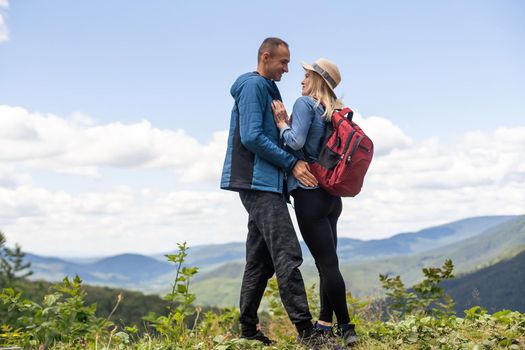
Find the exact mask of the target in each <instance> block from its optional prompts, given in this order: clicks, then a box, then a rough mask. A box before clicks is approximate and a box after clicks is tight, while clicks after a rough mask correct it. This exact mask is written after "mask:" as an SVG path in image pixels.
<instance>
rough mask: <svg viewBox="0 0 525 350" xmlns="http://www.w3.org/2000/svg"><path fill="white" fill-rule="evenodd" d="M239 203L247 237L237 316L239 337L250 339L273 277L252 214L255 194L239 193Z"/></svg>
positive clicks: (269, 260) (266, 251) (254, 206)
mask: <svg viewBox="0 0 525 350" xmlns="http://www.w3.org/2000/svg"><path fill="white" fill-rule="evenodd" d="M239 194H240V197H241V201H242V203H243V205H244V207H245V208H246V210H247V211H248V215H249V218H248V237H247V238H246V265H245V267H244V275H243V278H242V284H241V300H240V317H239V321H240V322H241V325H242V327H243V334H244V335H248V336H250V335H251V334H253V333H255V332H256V325H257V323H258V322H259V318H258V317H257V310H258V309H259V305H260V303H261V299H262V297H263V294H264V290H265V288H266V284H267V281H268V279H270V278H271V277H272V276H273V274H274V267H273V263H272V259H271V256H270V252H269V251H268V247H267V246H266V242H265V241H264V239H263V236H262V234H261V232H260V231H259V229H258V227H257V224H256V222H255V220H254V216H253V215H252V211H253V210H254V208H256V207H257V204H256V202H257V200H256V198H257V192H255V191H242V192H240V193H239Z"/></svg>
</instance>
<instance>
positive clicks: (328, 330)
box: [314, 322, 335, 338]
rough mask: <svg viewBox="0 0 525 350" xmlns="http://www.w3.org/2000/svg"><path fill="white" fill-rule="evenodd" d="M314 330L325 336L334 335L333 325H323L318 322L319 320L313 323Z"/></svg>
mask: <svg viewBox="0 0 525 350" xmlns="http://www.w3.org/2000/svg"><path fill="white" fill-rule="evenodd" d="M314 330H315V331H316V332H317V333H320V334H321V335H322V336H323V337H325V338H333V337H335V334H334V331H333V327H332V326H324V325H322V324H320V323H319V322H315V323H314Z"/></svg>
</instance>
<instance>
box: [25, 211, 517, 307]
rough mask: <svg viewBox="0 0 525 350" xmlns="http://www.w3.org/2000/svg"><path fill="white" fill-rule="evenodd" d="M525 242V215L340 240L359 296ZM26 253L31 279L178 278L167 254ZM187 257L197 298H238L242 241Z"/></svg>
mask: <svg viewBox="0 0 525 350" xmlns="http://www.w3.org/2000/svg"><path fill="white" fill-rule="evenodd" d="M302 248H303V252H304V263H303V266H302V267H301V271H302V273H303V276H304V278H305V283H306V285H307V286H309V285H311V284H312V283H316V282H317V281H318V276H317V272H316V269H315V266H314V264H313V260H312V258H311V256H310V255H309V253H308V249H307V248H306V246H305V245H304V243H302ZM523 249H525V216H485V217H475V218H467V219H464V220H459V221H455V222H451V223H448V224H444V225H439V226H436V227H431V228H426V229H423V230H420V231H417V232H409V233H401V234H397V235H394V236H392V237H390V238H387V239H381V240H369V241H363V240H357V239H350V238H340V239H339V242H338V254H339V258H340V259H339V260H340V265H341V270H342V273H343V276H344V277H345V281H346V282H347V289H349V290H350V291H351V292H352V293H353V294H354V295H356V296H365V295H372V296H373V295H378V294H379V293H380V285H379V281H378V275H379V274H380V273H382V274H391V275H400V276H401V277H402V279H403V281H404V282H405V284H406V285H412V284H413V283H416V282H417V281H418V280H419V279H421V278H422V275H421V268H423V267H426V266H441V265H442V264H443V262H444V261H445V259H447V258H450V259H452V261H453V262H454V264H455V272H456V274H458V273H459V274H462V275H463V276H464V275H465V274H468V273H475V271H481V270H480V269H483V268H488V267H490V266H493V265H494V266H495V264H498V263H499V262H500V261H503V260H506V259H509V258H513V257H514V256H516V255H517V254H518V253H520V252H521V251H522V250H523ZM26 260H28V261H30V262H31V263H32V270H33V271H34V275H33V277H32V278H33V279H44V280H49V281H53V280H60V279H62V278H63V277H64V276H65V275H69V276H72V275H74V274H79V275H80V277H81V278H82V279H83V280H84V281H85V282H86V283H88V284H94V285H105V286H112V287H120V288H127V289H133V290H140V291H143V292H147V293H160V294H163V293H166V292H167V291H168V290H169V288H170V285H171V283H172V280H173V278H174V266H173V265H170V264H169V263H168V262H166V259H165V257H164V255H163V254H157V255H152V256H144V255H138V254H121V255H116V256H111V257H106V258H100V259H92V260H87V261H79V260H76V261H71V260H70V259H61V258H56V257H42V256H37V255H34V254H27V255H26ZM186 263H187V266H198V267H199V270H200V272H199V273H198V274H197V275H196V276H195V277H194V279H193V281H192V287H191V289H192V291H193V292H194V293H196V294H197V302H200V303H203V304H208V305H220V306H231V305H235V304H236V303H237V299H238V293H239V288H240V281H241V277H242V272H243V264H244V243H243V242H234V243H227V244H215V245H201V246H194V247H191V248H190V249H189V251H188V257H187V260H186ZM461 278H464V277H461ZM217 286H220V288H217ZM455 288H459V287H457V286H455ZM458 290H459V289H458Z"/></svg>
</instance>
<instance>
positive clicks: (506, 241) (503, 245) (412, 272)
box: [193, 216, 525, 305]
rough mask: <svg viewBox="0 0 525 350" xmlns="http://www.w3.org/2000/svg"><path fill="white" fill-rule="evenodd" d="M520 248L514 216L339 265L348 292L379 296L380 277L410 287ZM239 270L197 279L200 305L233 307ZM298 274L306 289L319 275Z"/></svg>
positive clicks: (522, 221) (522, 229)
mask: <svg viewBox="0 0 525 350" xmlns="http://www.w3.org/2000/svg"><path fill="white" fill-rule="evenodd" d="M523 245H525V216H517V217H514V218H512V219H510V220H508V221H504V222H503V223H501V224H499V225H496V226H493V227H492V228H489V229H488V230H485V231H483V232H482V233H481V234H478V235H476V236H473V237H471V238H467V239H464V240H462V241H460V242H456V243H453V244H450V245H446V246H442V247H439V248H437V249H432V250H426V251H424V252H422V253H417V254H410V255H400V256H394V257H389V258H379V259H373V260H372V259H369V260H360V261H350V262H344V263H341V272H342V274H343V276H344V278H345V281H346V287H347V289H348V290H350V291H351V292H352V293H353V294H354V295H356V296H364V295H379V294H380V293H381V288H380V283H379V280H378V276H379V274H390V275H401V277H402V279H403V281H404V282H405V284H406V285H407V286H410V285H413V284H415V283H417V282H418V281H419V280H421V279H422V277H423V276H422V273H421V269H422V268H423V267H428V266H441V265H442V264H443V263H444V261H445V260H446V259H448V258H450V259H452V261H453V262H454V265H455V270H454V271H455V272H456V273H466V272H472V271H475V270H477V269H480V268H483V267H486V266H489V265H492V264H495V263H497V262H498V261H500V260H502V259H505V258H507V257H509V256H512V255H514V254H516V253H517V252H518V251H519V250H520V249H521V248H520V247H522V246H523ZM242 268H243V265H242V264H241V263H238V262H234V263H230V264H224V265H221V266H220V267H218V268H216V269H214V270H212V271H208V275H207V276H209V278H205V277H207V276H202V277H204V278H203V279H198V280H197V279H196V280H195V283H194V285H193V288H194V290H198V291H199V293H200V294H198V297H199V298H200V301H202V302H204V303H210V304H213V305H215V304H217V303H219V302H223V303H225V304H221V305H232V304H234V303H236V302H237V299H238V296H237V294H238V290H239V288H240V276H242ZM301 271H302V274H303V277H304V279H305V283H306V284H307V285H311V284H312V283H318V273H317V270H316V269H315V267H314V266H313V265H311V264H303V266H302V267H301ZM212 281H213V282H212ZM213 283H215V284H216V285H219V284H220V285H223V286H226V289H228V290H235V291H236V293H235V294H233V295H231V296H230V298H226V297H225V296H224V295H222V293H221V295H218V294H217V293H215V291H212V290H209V289H208V288H206V287H204V286H202V285H201V284H204V285H209V284H213ZM234 286H236V288H235V287H234Z"/></svg>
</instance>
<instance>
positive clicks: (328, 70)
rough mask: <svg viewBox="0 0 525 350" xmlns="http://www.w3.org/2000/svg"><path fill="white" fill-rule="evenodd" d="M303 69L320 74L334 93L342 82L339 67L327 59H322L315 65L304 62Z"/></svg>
mask: <svg viewBox="0 0 525 350" xmlns="http://www.w3.org/2000/svg"><path fill="white" fill-rule="evenodd" d="M302 65H303V68H304V69H308V70H311V71H314V72H316V73H317V74H319V75H320V76H321V77H322V78H323V79H324V81H326V83H327V84H328V87H329V88H330V89H332V91H334V89H335V87H336V86H337V85H339V83H340V82H341V73H339V69H338V68H337V66H336V65H335V64H334V63H333V62H331V61H329V60H327V59H326V58H320V59H318V60H317V61H315V62H314V63H313V64H308V63H306V62H304V61H303V62H302ZM334 93H335V92H334Z"/></svg>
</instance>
